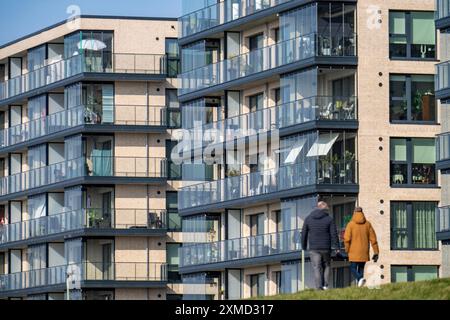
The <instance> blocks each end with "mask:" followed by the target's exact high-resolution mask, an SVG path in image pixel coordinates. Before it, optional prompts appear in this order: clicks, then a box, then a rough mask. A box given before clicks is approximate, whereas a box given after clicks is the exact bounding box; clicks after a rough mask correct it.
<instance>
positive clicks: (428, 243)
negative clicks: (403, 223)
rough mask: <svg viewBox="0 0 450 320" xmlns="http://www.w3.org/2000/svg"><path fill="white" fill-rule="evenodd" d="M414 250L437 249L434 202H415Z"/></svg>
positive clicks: (413, 205)
mask: <svg viewBox="0 0 450 320" xmlns="http://www.w3.org/2000/svg"><path fill="white" fill-rule="evenodd" d="M412 207H413V219H414V221H413V223H414V248H415V249H437V245H438V244H437V240H436V222H435V209H436V203H433V202H414V203H413V204H412Z"/></svg>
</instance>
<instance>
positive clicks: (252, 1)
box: [179, 0, 290, 38]
mask: <svg viewBox="0 0 450 320" xmlns="http://www.w3.org/2000/svg"><path fill="white" fill-rule="evenodd" d="M288 1H290V0H238V1H230V0H224V1H221V2H219V3H216V4H214V5H211V6H207V7H205V8H201V9H199V10H197V11H194V12H191V13H188V14H186V15H184V16H182V17H181V18H180V19H179V21H180V22H181V32H180V37H181V38H183V37H187V36H191V35H193V34H196V33H199V32H201V31H204V30H207V29H210V28H213V27H216V26H219V25H222V24H224V23H227V22H231V21H234V20H237V19H240V18H243V17H246V16H249V15H252V14H254V13H256V12H260V11H262V10H265V9H268V8H272V7H275V6H277V5H280V4H282V3H285V2H288Z"/></svg>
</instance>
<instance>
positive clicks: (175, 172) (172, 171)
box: [166, 140, 182, 180]
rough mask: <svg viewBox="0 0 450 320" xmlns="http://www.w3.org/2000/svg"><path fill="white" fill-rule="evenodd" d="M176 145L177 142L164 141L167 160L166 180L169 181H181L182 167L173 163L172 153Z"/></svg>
mask: <svg viewBox="0 0 450 320" xmlns="http://www.w3.org/2000/svg"><path fill="white" fill-rule="evenodd" d="M177 145H178V141H172V140H167V141H166V158H167V159H168V169H169V170H168V178H169V180H181V179H182V165H180V164H175V163H173V161H172V160H171V159H172V151H173V149H174V148H175V147H176V146H177Z"/></svg>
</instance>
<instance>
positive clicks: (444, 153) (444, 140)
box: [436, 133, 450, 162]
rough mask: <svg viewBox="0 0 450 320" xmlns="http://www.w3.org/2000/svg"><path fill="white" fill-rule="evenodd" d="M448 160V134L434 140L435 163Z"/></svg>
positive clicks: (449, 144)
mask: <svg viewBox="0 0 450 320" xmlns="http://www.w3.org/2000/svg"><path fill="white" fill-rule="evenodd" d="M446 160H450V133H444V134H441V135H439V136H437V139H436V161H438V162H439V161H446Z"/></svg>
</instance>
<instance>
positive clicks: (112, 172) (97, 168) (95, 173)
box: [0, 156, 167, 196]
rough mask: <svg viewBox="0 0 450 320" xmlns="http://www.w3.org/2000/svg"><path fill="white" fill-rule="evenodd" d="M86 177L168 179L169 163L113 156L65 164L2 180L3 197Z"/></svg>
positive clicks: (156, 159)
mask: <svg viewBox="0 0 450 320" xmlns="http://www.w3.org/2000/svg"><path fill="white" fill-rule="evenodd" d="M84 176H92V177H141V178H166V177H167V160H166V159H164V158H146V157H142V158H138V157H110V156H98V157H97V156H91V157H88V158H87V159H85V158H78V159H73V160H66V161H64V162H61V163H56V164H52V165H50V166H46V167H42V168H37V169H32V170H30V171H26V172H21V173H18V174H14V175H11V176H6V177H3V178H1V179H0V196H5V195H8V194H14V193H18V192H23V191H26V190H31V189H35V188H39V187H43V186H46V185H51V184H55V183H59V182H63V181H67V180H69V179H74V178H80V177H84Z"/></svg>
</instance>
